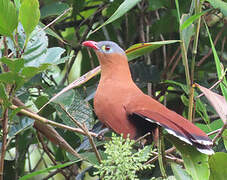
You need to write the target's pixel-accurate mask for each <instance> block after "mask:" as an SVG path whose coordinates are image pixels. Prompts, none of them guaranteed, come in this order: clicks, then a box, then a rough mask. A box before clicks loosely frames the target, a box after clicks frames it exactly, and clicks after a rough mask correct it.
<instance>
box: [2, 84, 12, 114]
mask: <svg viewBox="0 0 227 180" xmlns="http://www.w3.org/2000/svg"><path fill="white" fill-rule="evenodd" d="M1 100H2V101H3V106H4V107H8V106H10V105H11V103H10V101H9V98H8V95H7V93H6V90H5V86H4V85H3V83H1V82H0V101H1ZM0 112H1V111H0Z"/></svg>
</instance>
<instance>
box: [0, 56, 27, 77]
mask: <svg viewBox="0 0 227 180" xmlns="http://www.w3.org/2000/svg"><path fill="white" fill-rule="evenodd" d="M0 61H1V62H3V63H4V64H6V65H7V66H8V67H9V69H10V71H12V72H15V73H17V72H19V71H20V70H21V69H22V68H23V67H24V60H23V59H10V58H6V57H3V58H1V59H0Z"/></svg>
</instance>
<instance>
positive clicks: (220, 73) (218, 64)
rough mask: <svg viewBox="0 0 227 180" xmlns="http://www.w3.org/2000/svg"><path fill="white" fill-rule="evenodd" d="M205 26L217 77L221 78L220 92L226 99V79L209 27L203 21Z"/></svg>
mask: <svg viewBox="0 0 227 180" xmlns="http://www.w3.org/2000/svg"><path fill="white" fill-rule="evenodd" d="M205 26H206V30H207V33H208V36H209V40H210V44H211V48H212V52H213V54H214V60H215V64H216V69H217V74H218V79H222V83H220V87H221V90H222V94H223V95H224V97H225V100H226V101H227V81H226V78H225V74H224V69H223V65H222V64H221V62H220V59H219V57H218V54H217V51H216V49H215V46H214V43H213V40H212V38H211V35H210V32H209V28H208V26H207V24H206V23H205Z"/></svg>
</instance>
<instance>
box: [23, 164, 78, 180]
mask: <svg viewBox="0 0 227 180" xmlns="http://www.w3.org/2000/svg"><path fill="white" fill-rule="evenodd" d="M78 161H80V160H77V161H73V162H67V163H64V164H58V165H56V166H52V167H49V168H46V169H42V170H39V171H35V172H33V173H29V174H27V175H25V176H23V177H21V178H20V179H19V180H27V179H31V178H32V177H34V176H37V175H39V174H43V173H49V172H50V171H51V170H56V169H60V168H64V167H66V166H70V165H72V164H74V163H76V162H78Z"/></svg>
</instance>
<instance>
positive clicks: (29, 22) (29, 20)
mask: <svg viewBox="0 0 227 180" xmlns="http://www.w3.org/2000/svg"><path fill="white" fill-rule="evenodd" d="M39 18H40V11H39V1H38V0H23V2H22V4H21V7H20V10H19V20H20V22H21V23H22V25H23V28H24V31H25V33H26V36H27V37H26V39H28V38H29V36H30V34H31V32H32V31H33V30H34V29H35V27H36V26H37V24H38V23H39Z"/></svg>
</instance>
